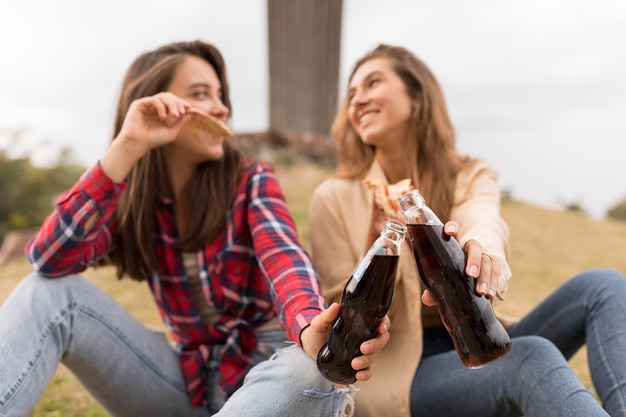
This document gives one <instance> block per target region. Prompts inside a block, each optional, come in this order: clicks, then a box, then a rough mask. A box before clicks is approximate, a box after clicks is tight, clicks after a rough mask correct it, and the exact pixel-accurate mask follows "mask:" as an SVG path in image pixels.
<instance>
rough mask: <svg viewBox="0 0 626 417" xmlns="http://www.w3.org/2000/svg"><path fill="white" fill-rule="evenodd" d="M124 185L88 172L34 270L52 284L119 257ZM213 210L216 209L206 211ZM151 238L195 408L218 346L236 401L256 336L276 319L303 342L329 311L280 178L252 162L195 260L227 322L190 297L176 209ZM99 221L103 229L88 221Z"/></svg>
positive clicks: (64, 199)
mask: <svg viewBox="0 0 626 417" xmlns="http://www.w3.org/2000/svg"><path fill="white" fill-rule="evenodd" d="M125 186H126V184H125V183H118V184H116V183H114V182H113V181H112V180H111V179H110V178H108V177H107V176H106V175H105V174H104V172H103V171H102V170H101V169H100V167H99V164H96V165H94V166H93V167H92V168H91V169H89V170H88V171H87V172H86V173H85V174H83V176H82V177H81V179H80V180H79V181H78V182H77V183H76V184H75V185H74V187H72V188H71V189H70V190H68V191H66V192H65V193H63V194H62V195H61V196H60V197H59V199H58V201H57V204H56V207H55V209H54V211H53V212H52V213H51V214H50V216H49V217H48V218H47V219H46V220H45V222H44V223H43V225H42V227H41V229H40V231H39V232H38V234H37V235H36V236H35V237H34V239H33V240H32V241H31V242H30V243H29V244H28V246H27V249H26V252H27V256H28V259H29V261H30V262H31V264H32V266H33V267H34V268H35V270H36V271H38V272H39V273H41V274H42V275H44V276H47V277H62V276H64V275H68V274H74V273H80V272H82V271H84V270H85V269H86V268H88V267H89V266H91V265H93V264H94V262H96V261H97V260H98V259H100V258H102V257H103V256H105V255H106V254H107V252H108V251H109V250H110V249H111V245H112V236H113V232H114V228H115V222H114V220H113V214H114V210H115V206H116V204H117V201H118V199H119V196H120V193H121V192H122V191H123V190H124V188H125ZM206 204H207V206H210V204H211V202H210V201H207V202H206ZM155 209H156V219H157V221H156V226H155V230H154V231H153V236H152V238H153V242H154V245H155V249H156V253H157V259H158V260H159V263H160V266H161V273H160V274H157V275H154V276H151V277H148V280H147V281H148V284H149V286H150V289H151V291H152V293H153V296H154V300H155V302H156V304H157V306H158V309H159V311H160V313H161V316H162V318H163V320H164V322H165V323H166V325H167V326H168V327H169V329H170V332H171V336H172V339H173V340H174V341H175V342H176V345H177V347H178V349H179V352H180V363H181V367H182V372H183V375H184V378H185V381H186V385H187V391H188V394H189V396H190V398H191V401H192V402H193V403H194V404H196V405H200V404H204V405H206V392H205V383H206V381H205V371H204V366H205V363H206V362H207V360H208V359H209V355H210V350H211V346H213V345H214V344H223V345H224V347H223V349H222V362H221V365H220V378H221V380H220V386H221V388H222V390H223V391H224V392H225V393H227V394H228V395H230V394H232V392H233V391H234V390H235V389H236V388H237V386H238V385H239V384H240V383H241V382H242V380H243V377H244V376H245V374H246V372H247V371H248V368H249V364H250V358H251V355H252V353H253V351H254V349H255V347H256V338H255V334H254V328H255V327H256V326H258V325H260V324H262V323H264V322H266V321H267V320H268V319H270V318H272V317H275V316H276V315H278V317H279V319H280V322H281V324H282V326H283V327H284V328H285V329H286V332H287V336H288V337H289V339H291V340H292V341H294V342H296V343H298V344H300V340H299V335H300V332H301V331H302V329H303V328H304V327H305V326H307V325H308V324H309V323H310V322H311V320H312V319H313V317H314V316H316V315H317V314H319V312H320V311H321V310H322V309H324V308H325V307H326V305H325V303H324V300H323V298H322V297H321V295H320V294H321V289H320V282H319V278H318V276H317V273H316V272H315V270H314V269H313V266H312V263H311V260H310V258H309V256H308V254H307V253H306V252H305V251H304V250H303V249H302V247H301V246H300V244H299V242H298V237H297V233H296V229H295V224H294V222H293V220H292V218H291V215H290V213H289V211H288V209H287V205H286V202H285V199H284V196H283V194H282V190H281V188H280V186H279V184H278V182H277V180H276V177H275V175H274V172H273V170H272V169H271V168H270V167H269V166H267V165H266V164H263V163H260V162H254V163H252V164H251V165H250V167H249V168H248V169H247V172H246V173H245V175H244V176H243V178H242V180H241V182H240V184H239V187H238V190H237V197H236V200H235V202H234V205H233V208H232V210H231V211H230V212H229V214H228V218H227V222H226V225H225V226H224V227H223V229H222V230H221V232H220V233H219V235H218V236H217V238H216V239H215V240H214V241H213V242H211V243H209V244H207V246H206V247H205V248H204V249H203V250H201V251H199V252H198V253H197V259H198V267H199V273H200V279H201V282H202V287H203V291H204V294H205V298H206V301H207V303H208V304H209V306H210V307H212V308H214V309H216V310H217V311H219V312H221V318H220V319H219V320H218V322H217V323H215V324H214V325H212V326H206V325H204V324H203V323H202V320H201V318H200V316H199V314H198V311H197V309H196V307H195V305H194V302H193V297H192V295H191V293H190V290H189V285H188V279H187V276H186V273H185V268H184V266H183V260H182V254H181V250H180V247H179V238H178V233H177V231H176V225H175V215H174V207H173V205H172V202H171V201H169V200H167V199H165V198H162V199H161V200H160V201H159V202H158V204H157V206H156V208H155ZM94 215H96V216H97V221H96V223H95V224H94V225H93V226H91V227H88V226H87V225H88V220H89V219H90V218H91V217H92V216H94Z"/></svg>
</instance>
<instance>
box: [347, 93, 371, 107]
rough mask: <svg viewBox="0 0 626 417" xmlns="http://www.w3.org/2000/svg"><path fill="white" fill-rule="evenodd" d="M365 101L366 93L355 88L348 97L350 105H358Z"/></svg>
mask: <svg viewBox="0 0 626 417" xmlns="http://www.w3.org/2000/svg"><path fill="white" fill-rule="evenodd" d="M367 101H368V97H367V93H366V92H365V91H362V90H357V91H354V92H353V93H352V97H351V98H350V105H352V106H355V107H360V106H363V105H364V104H366V103H367Z"/></svg>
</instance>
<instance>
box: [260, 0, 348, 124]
mask: <svg viewBox="0 0 626 417" xmlns="http://www.w3.org/2000/svg"><path fill="white" fill-rule="evenodd" d="M267 16H268V36H269V78H270V79H269V90H270V103H269V105H270V128H272V129H293V130H297V131H300V132H312V133H317V134H328V133H329V132H330V125H331V123H332V119H333V117H334V114H335V111H336V110H337V90H338V84H339V55H340V46H341V16H342V0H267Z"/></svg>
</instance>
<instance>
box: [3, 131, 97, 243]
mask: <svg viewBox="0 0 626 417" xmlns="http://www.w3.org/2000/svg"><path fill="white" fill-rule="evenodd" d="M0 134H2V136H6V137H10V139H11V140H10V141H9V144H8V145H7V146H6V148H1V147H0V241H2V239H3V237H4V235H5V234H6V233H7V231H9V230H21V229H28V228H32V227H37V226H39V225H40V224H41V222H42V221H43V220H44V218H45V217H46V216H47V215H48V214H49V213H50V211H51V209H52V205H53V204H54V200H55V198H56V197H57V196H58V194H59V193H60V192H62V191H63V190H65V189H67V188H69V187H71V186H72V185H73V184H74V183H75V182H76V180H77V179H78V177H79V176H80V174H82V173H83V171H84V170H85V168H84V167H82V166H80V165H78V164H75V163H73V162H72V154H71V151H70V150H69V148H62V149H61V151H60V152H59V153H58V155H57V157H56V158H54V159H53V162H52V163H51V164H50V165H49V166H46V167H36V166H34V165H33V164H32V162H31V160H30V158H29V157H28V156H18V157H15V156H11V155H10V152H8V150H9V149H10V147H11V146H12V145H13V144H14V143H16V141H17V140H18V139H19V136H20V134H21V133H20V132H17V131H9V130H6V131H1V132H0Z"/></svg>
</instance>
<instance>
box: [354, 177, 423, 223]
mask: <svg viewBox="0 0 626 417" xmlns="http://www.w3.org/2000/svg"><path fill="white" fill-rule="evenodd" d="M363 184H365V185H366V186H367V187H368V188H369V189H370V190H371V191H372V192H373V194H374V202H375V203H376V205H377V206H378V207H379V208H380V209H381V210H383V211H384V213H385V216H387V217H396V215H397V212H398V210H400V203H398V197H400V196H401V195H404V194H406V193H408V192H409V191H411V190H413V188H414V187H413V185H411V180H410V179H408V178H405V179H403V180H400V181H398V182H396V183H395V184H387V183H386V182H385V181H383V180H380V179H376V178H367V179H365V180H363Z"/></svg>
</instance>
